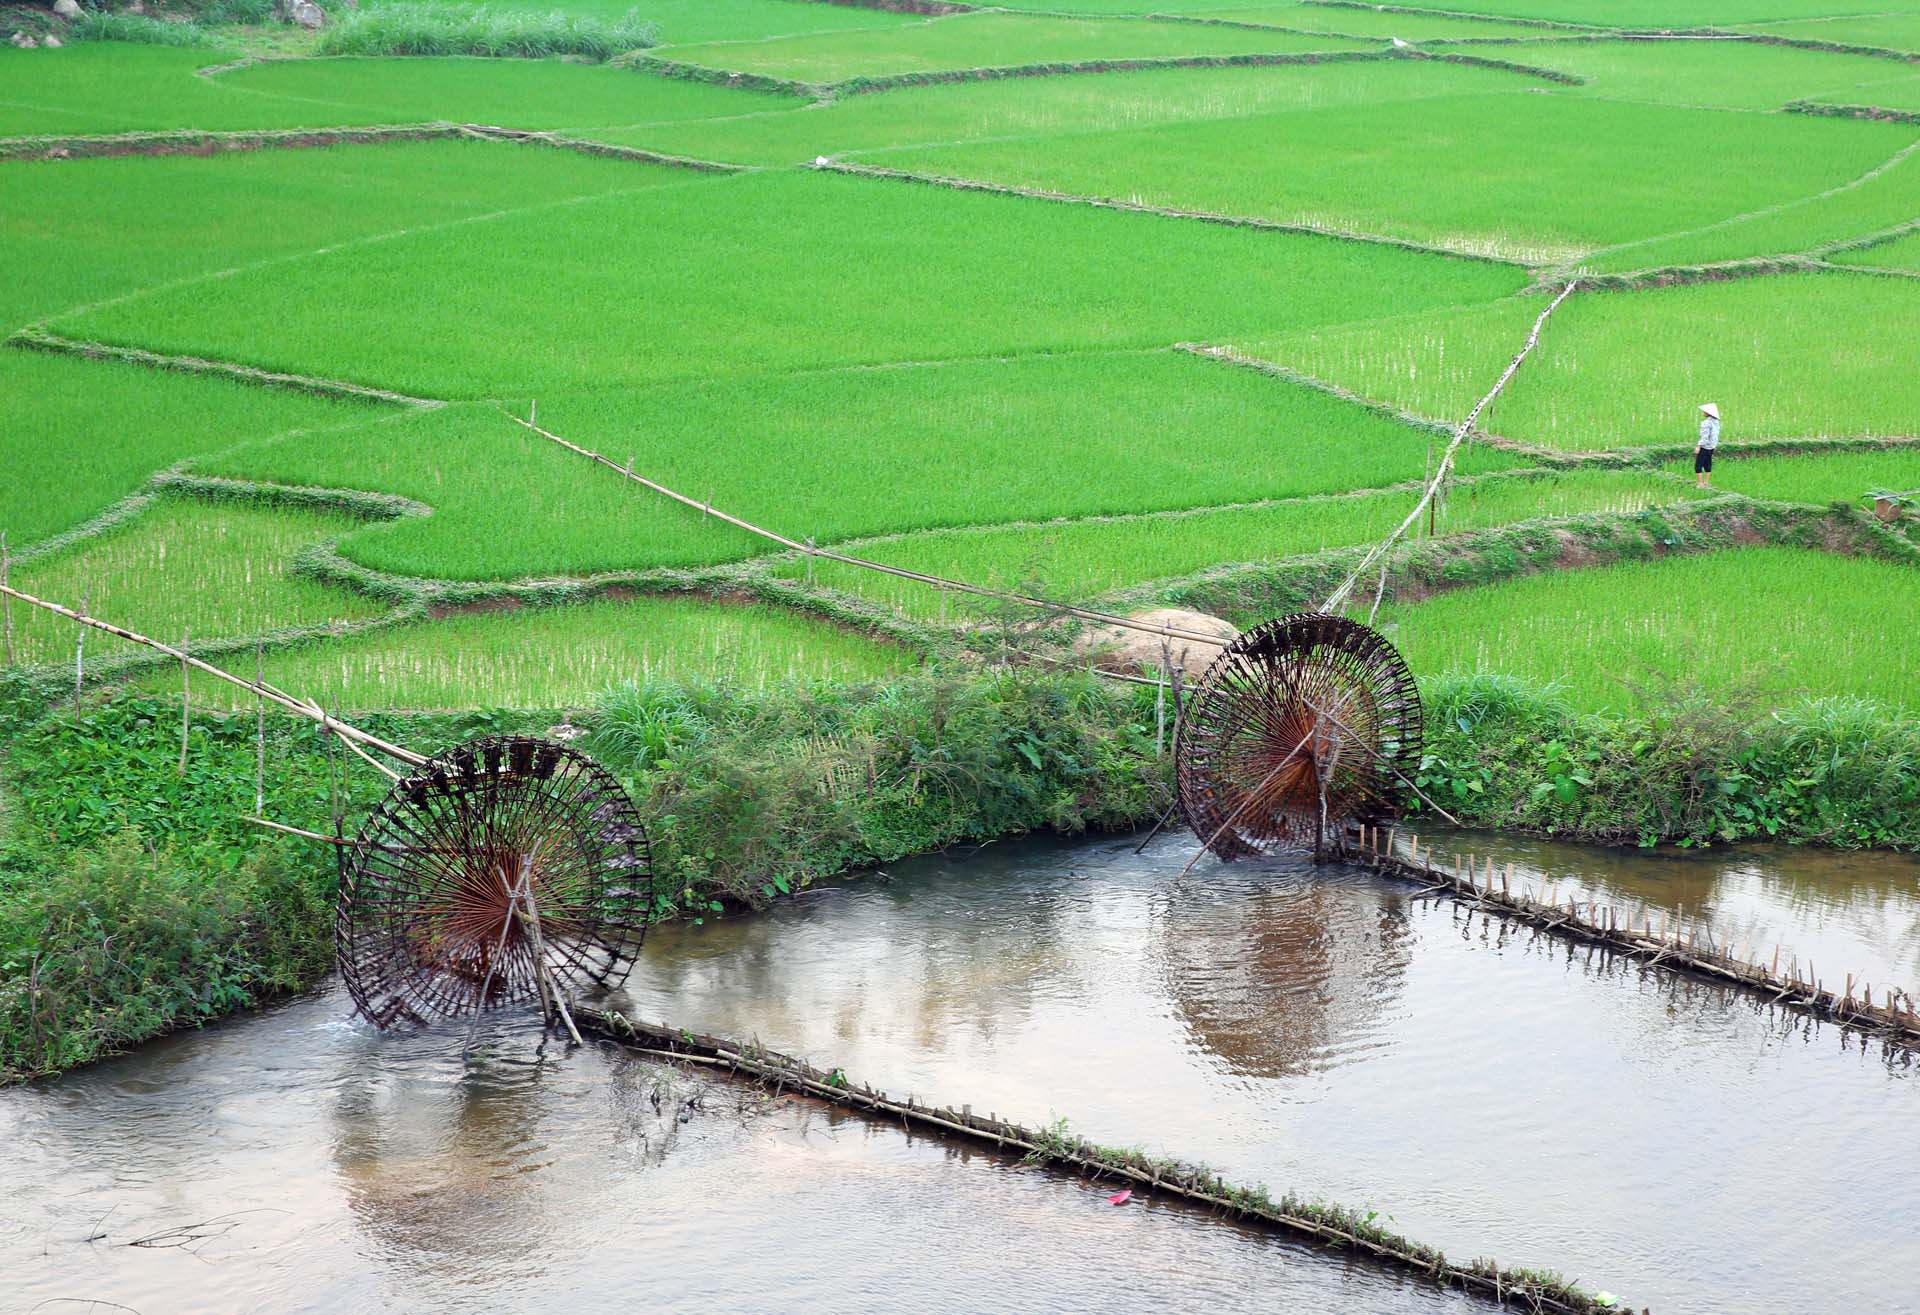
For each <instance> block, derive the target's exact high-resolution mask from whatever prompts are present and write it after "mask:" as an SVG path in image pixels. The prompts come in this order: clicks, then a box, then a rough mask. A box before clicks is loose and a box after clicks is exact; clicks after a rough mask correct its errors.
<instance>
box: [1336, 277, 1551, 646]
mask: <svg viewBox="0 0 1920 1315" xmlns="http://www.w3.org/2000/svg"><path fill="white" fill-rule="evenodd" d="M1579 286H1580V284H1579V281H1578V280H1575V281H1574V282H1571V283H1569V284H1567V286H1566V287H1564V288H1562V289H1560V295H1559V296H1557V297H1555V298H1554V299H1553V301H1552V303H1551V304H1550V305H1549V306H1548V307H1547V308H1546V309H1545V310H1543V311H1541V312H1540V318H1538V319H1536V320H1535V321H1534V322H1533V331H1532V332H1531V333H1529V334H1528V335H1527V341H1526V343H1525V345H1524V346H1522V347H1521V348H1520V351H1519V352H1518V354H1516V355H1515V356H1514V358H1513V359H1512V360H1511V361H1509V362H1507V368H1506V370H1505V371H1503V372H1502V373H1501V375H1500V378H1499V379H1498V380H1496V381H1495V382H1494V385H1493V387H1492V388H1490V389H1488V390H1487V393H1486V396H1484V397H1482V398H1481V399H1480V400H1479V401H1478V402H1476V403H1474V406H1473V410H1471V411H1469V412H1467V418H1466V419H1465V420H1462V421H1461V422H1460V424H1459V427H1458V428H1456V429H1455V430H1454V431H1453V437H1452V439H1451V440H1450V441H1449V442H1448V443H1447V449H1446V451H1444V452H1442V453H1441V454H1440V464H1439V465H1438V466H1436V467H1434V470H1433V473H1432V475H1431V476H1430V477H1429V478H1428V480H1427V488H1426V492H1424V493H1422V494H1421V495H1420V501H1418V502H1416V503H1415V504H1414V505H1413V510H1412V511H1410V512H1408V513H1407V518H1406V519H1405V520H1403V521H1401V522H1400V525H1399V527H1398V528H1397V529H1395V530H1394V531H1393V533H1391V534H1389V535H1388V536H1387V537H1386V538H1385V539H1382V540H1381V541H1380V543H1379V544H1378V545H1376V546H1375V547H1374V548H1372V549H1370V550H1369V551H1368V553H1367V555H1366V556H1365V557H1363V558H1362V559H1361V560H1360V564H1359V565H1358V566H1356V567H1354V568H1353V572H1352V574H1350V575H1348V576H1347V578H1346V579H1345V580H1343V581H1342V582H1341V584H1340V587H1339V588H1338V589H1335V590H1334V591H1333V592H1332V593H1331V594H1329V595H1328V596H1327V601H1326V602H1325V603H1324V604H1323V605H1322V606H1321V608H1320V610H1321V611H1322V612H1335V611H1338V610H1339V609H1340V607H1341V606H1342V605H1343V604H1344V603H1345V602H1346V600H1347V595H1348V594H1350V593H1352V592H1353V586H1354V585H1355V583H1357V582H1358V581H1359V579H1360V577H1361V576H1363V575H1365V574H1366V573H1367V571H1368V570H1370V569H1371V568H1372V566H1373V564H1374V563H1375V562H1377V561H1379V560H1380V559H1381V558H1382V557H1384V556H1385V555H1386V554H1387V553H1389V552H1391V551H1392V550H1393V546H1394V545H1395V544H1396V543H1399V542H1400V540H1401V538H1402V537H1404V536H1405V534H1406V532H1407V530H1408V529H1409V528H1410V527H1412V526H1414V525H1416V524H1418V523H1419V520H1420V513H1421V512H1423V511H1426V510H1428V509H1429V508H1430V507H1432V506H1433V501H1434V498H1435V497H1436V496H1437V495H1438V494H1439V492H1440V488H1441V486H1442V485H1444V484H1445V483H1446V482H1447V476H1448V475H1450V474H1452V473H1453V457H1454V454H1455V453H1456V452H1458V451H1459V450H1460V444H1461V443H1462V442H1464V441H1465V440H1466V437H1467V435H1468V433H1470V432H1471V431H1472V429H1473V426H1474V424H1475V423H1476V422H1477V421H1478V420H1479V419H1480V413H1481V412H1482V411H1485V410H1486V409H1487V407H1489V406H1490V405H1492V404H1493V399H1494V398H1496V397H1498V396H1500V394H1501V392H1502V391H1504V390H1505V388H1506V386H1507V384H1508V383H1510V382H1511V381H1512V379H1513V376H1514V375H1516V374H1518V373H1519V372H1520V365H1521V363H1522V362H1523V361H1525V360H1526V359H1527V357H1529V356H1531V355H1532V354H1533V349H1534V348H1535V347H1536V346H1538V345H1539V343H1540V331H1541V330H1542V329H1544V328H1545V327H1546V324H1547V318H1548V317H1549V316H1550V315H1552V314H1553V313H1554V312H1555V311H1557V310H1559V309H1560V303H1561V302H1563V301H1565V300H1566V299H1567V298H1568V297H1571V296H1572V295H1573V290H1574V289H1575V288H1577V287H1579ZM1427 533H1428V535H1429V536H1431V535H1432V533H1433V527H1432V526H1431V525H1429V526H1428V530H1427ZM1376 606H1377V604H1376Z"/></svg>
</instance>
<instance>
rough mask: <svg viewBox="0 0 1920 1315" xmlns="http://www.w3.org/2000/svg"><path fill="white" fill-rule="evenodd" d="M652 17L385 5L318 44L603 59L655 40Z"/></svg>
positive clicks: (335, 27) (337, 26)
mask: <svg viewBox="0 0 1920 1315" xmlns="http://www.w3.org/2000/svg"><path fill="white" fill-rule="evenodd" d="M655 40H656V32H655V28H654V25H653V24H652V23H649V22H646V21H645V20H644V19H642V18H641V17H640V15H639V13H638V11H635V10H629V11H628V12H627V13H626V14H625V15H624V16H622V17H620V18H616V19H604V18H597V17H594V16H592V15H586V14H570V13H567V12H565V11H563V10H554V11H552V12H551V13H544V14H543V13H537V12H534V11H532V10H519V9H486V8H475V9H467V8H463V7H459V6H454V5H432V4H418V5H416V4H386V5H380V6H379V7H377V8H369V9H356V10H349V11H346V12H343V13H341V14H339V15H338V17H337V19H336V21H335V22H334V23H333V24H332V25H331V26H329V27H328V28H327V29H326V30H325V31H324V32H323V33H322V34H321V37H320V43H319V45H318V46H317V47H316V50H317V53H319V54H322V55H481V56H486V57H488V58H492V59H544V58H546V57H548V56H551V55H579V56H584V57H586V58H588V59H594V60H608V59H611V58H613V57H614V56H615V55H619V54H624V53H625V52H627V51H630V50H639V49H642V48H644V47H647V46H651V45H653V44H654V42H655Z"/></svg>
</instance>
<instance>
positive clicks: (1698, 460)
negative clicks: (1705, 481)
mask: <svg viewBox="0 0 1920 1315" xmlns="http://www.w3.org/2000/svg"><path fill="white" fill-rule="evenodd" d="M1712 469H1713V449H1712V448H1710V447H1697V448H1695V449H1694V450H1693V473H1694V474H1696V475H1705V474H1707V473H1708V472H1709V471H1711V470H1712Z"/></svg>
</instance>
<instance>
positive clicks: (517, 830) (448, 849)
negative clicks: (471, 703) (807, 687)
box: [335, 736, 654, 1028]
mask: <svg viewBox="0 0 1920 1315" xmlns="http://www.w3.org/2000/svg"><path fill="white" fill-rule="evenodd" d="M653 897H654V892H653V870H652V865H651V861H650V856H649V852H648V847H647V836H646V829H645V828H644V827H643V826H642V825H641V822H640V818H639V815H638V814H637V813H636V812H635V811H634V808H633V805H632V803H631V801H629V799H628V798H627V794H626V791H625V790H623V789H622V788H621V787H620V783H619V782H618V781H616V780H614V778H613V777H612V776H611V775H609V774H608V773H607V772H606V771H605V770H604V769H603V768H601V767H600V766H599V765H598V764H597V763H595V762H594V761H593V760H592V759H591V758H589V757H587V756H586V755H585V754H582V753H578V752H576V751H574V750H572V749H569V748H567V747H565V746H563V745H559V744H554V743H551V742H549V741H546V740H539V739H530V738H524V737H508V736H497V737H488V738H485V739H479V740H474V741H470V742H468V743H466V744H462V745H459V746H457V747H456V748H453V749H450V750H448V751H447V752H445V753H443V754H441V755H439V756H438V757H435V758H433V759H431V760H430V761H428V762H427V763H426V764H425V765H424V766H422V767H420V768H418V769H417V770H416V771H415V772H413V773H412V774H411V775H409V776H407V777H406V778H405V779H403V780H401V781H399V782H398V783H397V784H395V785H394V787H393V789H392V790H391V791H390V792H389V793H388V795H387V797H386V799H385V800H384V801H383V802H382V803H381V805H380V807H379V808H378V809H377V810H376V811H375V812H374V814H373V815H372V816H371V817H370V818H368V819H367V823H366V825H365V827H363V828H362V830H361V833H360V837H359V839H358V841H357V842H356V843H355V844H354V845H353V847H352V848H351V851H350V857H348V858H347V860H346V863H345V870H344V872H343V875H342V881H341V887H340V896H339V903H338V906H337V911H336V921H335V942H336V946H337V949H338V951H339V961H340V973H341V976H342V977H343V978H344V979H345V981H346V985H347V990H348V993H349V994H350V995H351V996H352V997H353V1002H354V1005H355V1007H356V1008H357V1009H358V1010H359V1011H360V1013H361V1014H363V1015H364V1016H365V1017H367V1018H368V1019H369V1020H371V1021H372V1022H373V1023H374V1024H375V1025H377V1026H379V1027H383V1028H384V1027H387V1026H390V1025H391V1024H393V1023H394V1022H396V1021H399V1020H402V1019H405V1020H409V1021H426V1020H429V1019H433V1018H443V1017H456V1016H459V1015H463V1014H471V1013H476V1012H478V1011H480V1010H483V1009H491V1008H496V1007H498V1006H501V1005H510V1004H515V1003H521V1002H525V1001H531V1000H536V999H537V1000H539V1001H541V1003H542V1005H543V1007H544V1008H547V1009H548V1010H549V1011H550V1012H551V1010H552V1009H553V1008H555V1007H561V1008H564V1003H565V1000H566V999H567V998H568V997H570V996H573V995H577V994H578V993H579V992H581V991H584V990H587V989H589V988H591V987H595V986H608V985H618V984H619V982H620V981H623V980H625V977H626V974H627V971H628V969H629V968H630V967H631V964H632V958H633V955H634V954H636V953H637V952H638V950H639V948H640V943H641V939H642V937H643V936H644V934H645V931H646V922H647V917H648V915H649V913H650V912H651V910H652V908H653Z"/></svg>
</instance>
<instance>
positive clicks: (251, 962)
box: [0, 831, 333, 1082]
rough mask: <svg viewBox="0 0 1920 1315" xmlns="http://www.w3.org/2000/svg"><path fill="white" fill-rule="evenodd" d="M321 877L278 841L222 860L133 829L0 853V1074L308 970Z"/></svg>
mask: <svg viewBox="0 0 1920 1315" xmlns="http://www.w3.org/2000/svg"><path fill="white" fill-rule="evenodd" d="M331 884H332V873H331V872H330V871H328V870H327V869H326V867H325V866H324V865H315V864H313V863H310V862H297V861H294V859H293V858H291V857H290V856H289V855H288V854H287V853H286V852H285V849H284V847H282V846H271V847H267V848H263V849H260V850H258V851H257V852H255V853H253V854H251V855H250V856H249V857H248V858H247V859H246V860H245V861H244V862H242V863H240V864H239V865H238V866H236V867H233V868H229V869H222V868H219V867H217V866H214V867H209V866H206V865H204V864H203V863H202V862H201V861H200V858H199V856H197V855H195V854H193V853H192V852H191V851H185V852H176V851H174V850H171V849H152V848H149V847H148V845H147V843H146V841H145V839H144V837H142V836H141V835H140V834H139V833H137V832H134V831H123V832H121V833H120V834H119V835H117V836H115V837H113V838H112V839H110V840H106V841H103V842H102V843H100V844H99V845H95V846H91V847H88V848H85V849H80V850H68V851H64V852H61V853H59V854H57V855H50V856H48V857H46V858H43V859H38V860H35V859H31V858H28V857H27V856H25V855H23V854H21V853H20V852H18V851H14V852H11V853H9V854H6V855H5V856H0V1082H4V1081H9V1080H17V1079H20V1078H25V1077H31V1076H33V1075H35V1074H39V1073H48V1072H54V1071H57V1070H59V1069H64V1068H70V1067H72V1066H73V1065H75V1064H82V1063H86V1062H87V1061H89V1060H92V1059H96V1058H99V1057H100V1056H102V1055H106V1054H111V1053H113V1052H115V1051H118V1050H121V1049H124V1048H125V1047H127V1046H129V1045H132V1044H134V1043H135V1042H138V1041H143V1040H145V1039H147V1038H148V1037H152V1036H156V1035H158V1034H160V1033H162V1032H165V1031H168V1030H170V1029H172V1028H175V1027H179V1026H181V1025H182V1024H189V1023H199V1022H201V1021H203V1020H205V1019H209V1018H214V1017H217V1016H219V1015H221V1014H226V1013H230V1012H232V1011H234V1010H236V1009H243V1008H246V1007H248V1006H251V1005H255V1004H259V1003H261V1002H263V1001H265V1000H267V999H269V998H271V997H273V996H275V995H279V994H282V993H284V992H287V991H292V990H297V989H299V988H301V987H303V986H306V985H309V984H311V983H312V982H313V981H315V980H316V979H318V978H319V977H320V975H321V974H323V973H324V972H326V971H327V969H328V968H329V967H330V966H331V963H332V951H333V947H332V938H331V936H330V934H329V933H330V930H331V927H330V919H329V918H328V903H329V900H330V899H331V890H330V887H331Z"/></svg>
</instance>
